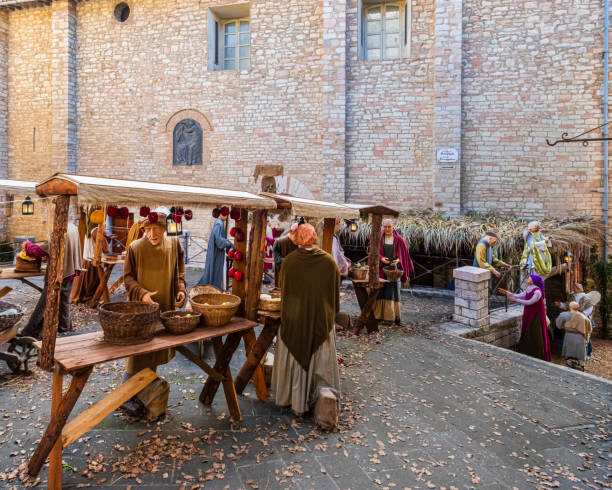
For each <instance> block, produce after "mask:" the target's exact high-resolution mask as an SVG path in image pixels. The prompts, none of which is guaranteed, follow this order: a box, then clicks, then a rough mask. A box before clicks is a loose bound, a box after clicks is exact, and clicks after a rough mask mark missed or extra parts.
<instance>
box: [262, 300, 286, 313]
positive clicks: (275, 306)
mask: <svg viewBox="0 0 612 490" xmlns="http://www.w3.org/2000/svg"><path fill="white" fill-rule="evenodd" d="M257 308H258V309H260V310H264V311H280V309H281V301H280V298H276V299H274V298H272V299H262V298H259V304H258V305H257Z"/></svg>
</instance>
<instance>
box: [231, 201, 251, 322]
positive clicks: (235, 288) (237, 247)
mask: <svg viewBox="0 0 612 490" xmlns="http://www.w3.org/2000/svg"><path fill="white" fill-rule="evenodd" d="M248 222H249V212H248V211H247V210H246V209H241V210H240V221H235V222H234V227H235V228H236V229H237V230H240V231H241V232H242V234H243V236H244V237H245V240H242V241H241V242H239V241H237V240H234V251H235V252H240V253H241V254H242V260H240V261H236V260H234V264H233V266H232V267H233V269H234V271H240V272H242V277H243V280H242V281H232V294H235V295H236V296H239V297H240V298H241V299H242V302H241V303H240V307H239V308H238V311H237V312H236V315H238V316H244V312H245V301H246V288H247V273H246V270H247V267H246V264H247V241H246V237H247V236H248V235H247V231H248V226H249V225H248Z"/></svg>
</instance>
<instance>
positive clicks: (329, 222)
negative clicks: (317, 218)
mask: <svg viewBox="0 0 612 490" xmlns="http://www.w3.org/2000/svg"><path fill="white" fill-rule="evenodd" d="M335 228H336V218H325V219H324V220H323V242H322V244H321V248H322V249H323V250H325V251H326V252H327V253H328V254H330V253H331V252H332V246H333V243H334V229H335Z"/></svg>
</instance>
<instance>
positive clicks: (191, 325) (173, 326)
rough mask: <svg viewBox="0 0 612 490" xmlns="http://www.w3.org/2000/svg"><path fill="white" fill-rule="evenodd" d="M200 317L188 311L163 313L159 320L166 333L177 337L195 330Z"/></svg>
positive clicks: (198, 314)
mask: <svg viewBox="0 0 612 490" xmlns="http://www.w3.org/2000/svg"><path fill="white" fill-rule="evenodd" d="M201 316H202V315H200V313H194V312H189V311H164V312H163V313H162V314H161V315H160V318H161V321H162V323H163V324H164V327H166V330H167V331H168V332H170V333H173V334H177V335H178V334H182V333H189V332H191V331H193V330H195V328H196V327H197V326H198V324H199V323H200V320H201Z"/></svg>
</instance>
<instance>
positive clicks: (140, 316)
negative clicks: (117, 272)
mask: <svg viewBox="0 0 612 490" xmlns="http://www.w3.org/2000/svg"><path fill="white" fill-rule="evenodd" d="M98 316H99V318H100V324H101V325H102V330H103V331H104V340H106V341H107V342H110V343H111V344H121V345H131V344H144V343H145V342H148V341H149V340H151V339H152V338H153V335H154V334H155V329H156V327H157V326H158V325H159V305H157V304H150V303H142V302H140V301H125V302H120V303H104V304H103V305H100V307H99V308H98Z"/></svg>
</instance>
